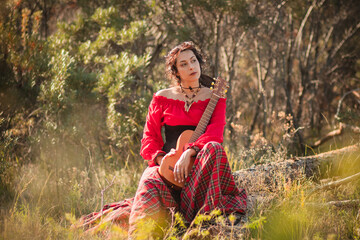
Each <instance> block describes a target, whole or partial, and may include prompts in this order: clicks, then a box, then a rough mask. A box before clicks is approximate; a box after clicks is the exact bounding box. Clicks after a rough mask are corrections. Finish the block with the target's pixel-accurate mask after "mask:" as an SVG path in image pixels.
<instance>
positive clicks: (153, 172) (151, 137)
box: [87, 42, 246, 233]
mask: <svg viewBox="0 0 360 240" xmlns="http://www.w3.org/2000/svg"><path fill="white" fill-rule="evenodd" d="M203 64H204V60H203V58H202V56H201V54H200V53H199V51H198V50H197V49H196V48H195V46H194V45H193V43H192V42H184V43H182V44H180V45H178V46H176V47H175V48H174V49H172V50H171V51H170V52H169V54H168V55H167V56H166V69H167V76H168V78H170V79H173V80H175V86H174V87H171V88H168V89H164V90H161V91H159V92H157V93H156V94H154V96H153V99H152V101H151V103H150V106H149V111H148V115H147V118H146V124H145V128H144V133H143V139H142V141H141V144H142V145H141V150H140V154H141V156H142V157H143V158H144V159H145V160H148V165H149V167H148V168H146V170H145V171H144V173H143V175H142V177H141V180H140V183H139V186H138V189H137V192H136V194H135V197H134V198H133V199H127V200H125V201H123V202H120V203H117V204H114V205H110V206H106V207H105V209H103V211H107V210H108V209H111V210H116V211H112V214H111V216H109V218H110V219H112V220H119V219H120V220H125V221H126V220H127V217H129V226H130V229H129V230H130V233H131V232H133V231H134V230H135V229H136V224H137V223H138V222H140V221H141V220H142V219H146V218H153V219H162V218H163V216H164V214H165V215H166V214H167V213H168V211H167V210H169V209H176V211H178V212H180V213H181V214H182V216H183V217H184V219H185V222H186V223H188V224H189V223H190V222H191V221H192V220H193V219H194V218H195V216H196V214H199V213H200V214H201V213H209V212H210V211H212V210H214V209H219V210H221V211H222V212H223V213H224V214H230V213H234V212H235V213H239V214H245V209H246V193H245V191H244V190H243V189H241V190H239V189H238V188H237V187H236V185H235V182H234V179H233V176H232V174H231V170H230V167H229V164H228V161H227V158H226V154H225V151H224V149H223V148H222V146H221V145H220V143H222V141H223V131H224V126H225V108H226V100H225V99H224V98H220V100H219V101H218V103H217V105H216V107H215V109H214V112H213V114H212V116H211V119H210V121H209V124H208V125H207V127H206V130H205V133H204V134H202V135H201V136H200V137H199V138H198V140H196V141H195V142H194V143H191V144H189V147H188V148H187V149H186V150H185V151H184V152H183V153H182V155H181V157H180V158H179V160H178V161H177V163H176V165H175V167H174V176H175V180H176V181H177V182H179V183H184V187H183V188H181V189H179V188H178V187H176V186H174V185H172V184H171V183H169V182H168V181H167V180H166V179H164V178H163V177H162V176H160V174H159V171H158V170H159V166H160V165H161V162H162V160H163V159H165V158H166V157H168V156H171V155H174V154H175V151H176V150H175V149H174V148H175V146H176V141H177V139H178V137H179V135H180V134H181V133H182V132H183V131H184V130H188V129H190V130H194V129H195V128H196V126H197V124H198V122H199V120H200V118H201V116H202V114H203V112H204V110H205V108H206V106H207V104H208V102H209V99H210V97H211V92H212V91H211V90H210V89H209V88H208V87H206V85H208V84H209V82H206V81H205V79H206V78H205V77H204V75H202V66H203ZM163 127H164V128H165V143H164V140H163V138H162V134H161V130H162V128H163ZM194 157H195V160H194ZM190 164H193V167H192V169H191V171H190V172H189V171H188V166H189V165H190ZM99 215H100V214H97V215H95V216H94V215H91V218H88V219H89V220H87V223H90V222H92V221H93V219H94V217H95V218H97V217H98V216H99Z"/></svg>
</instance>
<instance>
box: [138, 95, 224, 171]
mask: <svg viewBox="0 0 360 240" xmlns="http://www.w3.org/2000/svg"><path fill="white" fill-rule="evenodd" d="M209 101H210V99H206V100H199V101H197V102H194V103H193V104H192V105H191V108H190V110H189V111H188V112H186V111H185V108H184V105H185V102H184V101H181V100H175V99H170V98H167V97H164V96H159V95H155V94H154V96H153V99H152V101H151V103H150V106H149V110H148V114H147V117H146V124H145V127H144V133H143V138H142V140H141V150H140V154H141V156H142V157H143V158H144V159H145V160H148V165H149V166H155V165H156V162H155V158H156V157H157V156H159V155H165V154H166V152H165V151H164V150H163V147H164V140H163V138H162V134H161V128H162V127H163V126H164V125H168V126H178V125H181V126H184V125H185V126H193V127H195V126H197V124H198V122H199V121H200V118H201V116H202V114H203V112H204V111H205V108H206V106H207V104H208V103H209ZM225 113H226V99H224V98H220V99H219V101H218V103H217V105H216V107H215V109H214V112H213V114H212V116H211V119H210V121H209V124H208V126H207V128H206V130H205V133H204V134H202V135H201V136H200V137H199V138H198V140H197V141H196V142H194V143H191V144H190V145H189V146H190V147H191V146H194V145H195V146H197V147H198V148H199V149H201V148H203V146H204V145H205V144H206V143H208V142H210V141H216V142H219V143H222V142H223V133H224V127H225V123H226V122H225Z"/></svg>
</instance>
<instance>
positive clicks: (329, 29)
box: [0, 0, 360, 239]
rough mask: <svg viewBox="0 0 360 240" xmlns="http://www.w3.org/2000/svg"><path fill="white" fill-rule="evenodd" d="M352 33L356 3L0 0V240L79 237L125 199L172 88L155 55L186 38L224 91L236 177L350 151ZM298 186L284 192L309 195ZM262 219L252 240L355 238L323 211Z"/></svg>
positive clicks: (355, 90)
mask: <svg viewBox="0 0 360 240" xmlns="http://www.w3.org/2000/svg"><path fill="white" fill-rule="evenodd" d="M359 28H360V4H359V3H358V1H356V0H348V1H341V0H313V1H308V0H307V1H304V0H289V1H286V0H285V1H266V0H256V1H254V0H197V1H194V0H192V1H190V0H175V1H165V0H93V1H85V0H73V1H69V0H31V1H30V0H8V1H6V0H2V1H1V9H0V138H1V140H0V180H1V181H0V213H1V215H0V232H1V234H0V238H3V239H25V238H26V239H27V238H28V237H30V238H31V239H49V238H50V239H59V238H60V239H62V238H78V237H79V235H77V233H76V232H74V231H72V230H70V228H69V226H70V225H71V223H72V221H74V219H76V218H79V217H80V216H81V215H83V214H87V213H90V212H92V211H95V210H99V209H100V207H101V206H102V205H103V204H104V203H109V202H115V201H119V200H122V199H124V198H128V197H132V196H133V195H134V193H135V191H136V187H137V183H138V181H139V178H140V176H141V173H142V171H143V170H144V168H145V167H146V163H145V162H144V161H143V159H142V158H141V156H140V155H139V149H140V140H141V137H142V130H143V126H144V123H145V117H146V113H147V107H148V105H149V102H150V100H151V98H152V95H153V94H154V93H155V92H156V91H157V90H159V89H162V88H166V87H169V86H170V82H169V81H168V80H166V78H165V69H164V65H165V64H164V56H165V54H166V53H167V52H168V51H169V50H170V49H171V48H172V47H174V46H175V45H177V44H178V43H180V42H182V41H187V40H190V41H193V42H194V43H195V44H196V45H197V46H199V47H200V49H202V50H203V53H204V55H205V56H206V59H207V67H206V68H205V73H207V74H208V75H210V76H213V77H216V76H219V75H220V76H222V77H224V78H225V79H226V80H228V81H229V85H230V88H229V90H228V92H227V98H228V99H227V125H226V129H225V135H224V137H225V140H224V146H225V149H226V151H227V154H228V156H229V161H230V163H231V166H232V168H233V170H234V171H236V170H239V169H242V168H246V167H250V166H252V165H254V164H255V165H256V164H261V163H264V162H271V161H280V160H284V159H286V158H288V157H291V156H305V155H311V154H316V153H320V152H324V151H328V150H333V149H337V148H340V147H343V146H347V145H351V144H354V143H357V142H359V134H356V133H353V131H352V129H355V128H356V127H358V126H359V125H360V90H359V88H360V59H359V54H360V44H359V42H360V34H359V32H360V31H359ZM339 128H341V129H342V132H341V133H342V135H341V136H337V137H333V138H331V139H330V140H328V141H326V142H325V141H323V142H321V144H319V143H316V141H317V140H319V139H321V138H322V137H323V136H325V135H326V134H327V133H328V132H330V131H332V130H334V129H339ZM355 163H359V159H358V158H356V159H352V165H347V166H346V167H344V169H342V171H340V172H339V171H338V172H337V175H342V176H346V175H349V174H351V173H354V172H359V171H360V167H359V165H360V164H355ZM344 166H345V165H344ZM328 177H333V176H332V175H329V176H328ZM301 184H302V185H301ZM301 184H300V183H297V187H296V186H295V187H292V188H291V189H292V190H291V191H293V192H297V193H300V192H301V191H302V189H304V188H306V186H307V185H306V184H310V185H311V183H309V182H305V183H304V182H302V183H301ZM299 186H300V187H299ZM105 190H106V191H105ZM359 190H360V186H359V184H355V185H354V186H352V187H351V189H345V190H344V191H346V192H347V193H348V194H347V197H349V194H350V195H351V196H350V198H353V199H359V198H360V196H359V195H360V193H359V192H360V191H359ZM279 191H280V190H279ZM281 191H282V192H281V193H282V194H280V195H279V196H280V198H278V199H277V202H279V201H280V202H282V201H283V200H284V198H286V196H287V195H286V194H285V195H286V196H285V195H284V193H285V191H290V190H286V189H281ZM338 192H339V191H338ZM340 192H341V191H340ZM331 194H332V196H333V197H334V196H335V195H336V197H337V198H339V195H341V194H344V192H341V193H339V194H337V193H334V192H332V193H331ZM322 197H324V196H322ZM340 198H341V197H340ZM275 202H276V200H275ZM271 209H274V206H273V205H272V206H271V207H267V208H265V207H262V208H261V207H260V208H259V209H257V211H255V213H253V215H252V216H250V218H249V219H250V220H249V222H250V224H248V225H247V226H248V227H247V230H248V232H247V235H246V236H247V237H248V238H259V239H262V238H264V239H265V238H272V237H274V236H277V235H276V234H278V233H279V234H280V233H281V234H285V235H284V236H292V237H295V239H296V238H299V239H303V238H304V237H307V238H310V239H329V238H330V239H354V238H357V239H358V238H359V237H360V233H359V232H356V231H357V230H356V229H357V227H360V226H359V223H357V220H356V217H357V216H358V215H357V210H358V208H355V209H354V208H353V209H351V210H347V211H345V210H343V209H341V210H337V211H335V212H334V211H330V210H329V209H326V213H325V212H321V214H320V215H314V216H317V221H319V222H320V223H319V224H317V225H316V224H314V222H313V221H314V219H312V218H309V216H310V215H311V214H314V212H306V213H305V212H302V213H301V214H299V213H296V214H295V213H294V212H292V211H293V210H291V209H287V211H289V212H287V215H288V216H292V217H291V218H290V217H288V218H286V219H287V220H286V221H287V222H285V223H284V224H278V225H277V227H275V228H274V227H269V226H270V224H269V221H268V220H269V219H271V218H272V217H273V215H271V212H272V211H271ZM277 209H278V208H277ZM339 212H340V215H339ZM291 213H293V214H291ZM335 215H336V216H337V217H334V216H335ZM319 216H322V217H319ZM332 217H334V219H332ZM299 218H300V219H299ZM330 219H332V220H330ZM358 220H359V219H358ZM289 221H290V222H292V223H294V224H288V223H289ZM113 231H115V232H116V231H117V234H118V235H117V236H118V237H119V238H121V237H122V236H123V235H121V234H125V235H126V233H124V232H121V231H120V230H119V229H115V230H113ZM119 231H120V233H119ZM359 231H360V230H359ZM113 234H114V233H113ZM286 234H290V235H286ZM125 235H124V236H125ZM270 236H272V237H270ZM281 236H282V235H281ZM94 238H95V237H94Z"/></svg>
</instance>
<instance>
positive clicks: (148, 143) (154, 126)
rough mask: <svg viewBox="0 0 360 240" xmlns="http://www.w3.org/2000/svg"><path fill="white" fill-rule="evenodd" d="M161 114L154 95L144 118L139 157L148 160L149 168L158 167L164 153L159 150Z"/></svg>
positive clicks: (160, 144)
mask: <svg viewBox="0 0 360 240" xmlns="http://www.w3.org/2000/svg"><path fill="white" fill-rule="evenodd" d="M162 114H163V110H162V108H161V105H160V103H159V102H158V101H157V97H156V95H154V97H153V99H152V101H151V103H150V105H149V110H148V114H147V116H146V123H145V127H144V132H143V138H142V140H141V149H140V155H141V156H142V157H143V158H144V159H145V160H148V165H149V166H150V167H151V166H156V165H158V164H159V160H160V157H161V158H162V156H164V155H165V152H164V151H162V150H161V149H162V147H163V145H164V140H163V139H162V136H161V121H162Z"/></svg>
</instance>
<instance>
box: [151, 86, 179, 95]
mask: <svg viewBox="0 0 360 240" xmlns="http://www.w3.org/2000/svg"><path fill="white" fill-rule="evenodd" d="M177 93H178V92H177V91H176V87H171V88H166V89H162V90H159V91H158V92H157V93H156V94H155V95H156V96H162V97H166V98H172V97H174V96H176V95H177Z"/></svg>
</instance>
